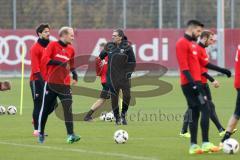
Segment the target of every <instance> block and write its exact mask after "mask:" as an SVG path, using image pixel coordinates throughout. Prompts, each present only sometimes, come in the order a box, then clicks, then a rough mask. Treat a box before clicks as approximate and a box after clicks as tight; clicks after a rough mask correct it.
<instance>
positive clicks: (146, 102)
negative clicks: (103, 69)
mask: <svg viewBox="0 0 240 160" xmlns="http://www.w3.org/2000/svg"><path fill="white" fill-rule="evenodd" d="M217 79H218V80H219V82H220V83H221V87H220V88H219V89H214V88H212V87H211V88H212V95H213V100H214V102H215V104H216V109H217V113H218V115H219V117H220V120H221V122H222V124H223V125H224V126H226V124H227V121H228V119H229V117H230V116H231V114H232V113H233V110H234V107H235V99H236V91H235V89H234V88H233V79H227V78H225V77H217ZM1 80H3V79H2V78H1ZM162 80H164V81H167V82H169V83H171V84H172V85H173V90H172V91H171V92H169V93H167V94H165V95H162V96H158V97H152V98H137V99H136V101H137V104H136V105H135V106H134V107H131V108H130V109H129V115H131V116H132V119H131V120H129V125H127V126H115V125H114V123H113V122H103V121H99V120H95V121H94V122H90V123H88V122H80V121H78V122H75V124H74V125H75V126H74V127H75V132H76V133H77V134H80V135H81V136H82V139H81V140H80V141H79V142H78V143H74V144H66V131H65V126H64V123H63V121H61V120H59V119H58V118H57V117H56V115H55V114H52V115H51V116H50V117H49V119H48V123H47V126H46V132H47V133H48V134H49V136H48V137H47V138H46V142H45V143H44V144H38V143H37V139H36V138H34V137H33V136H32V124H31V120H32V118H31V113H32V108H33V103H32V98H31V94H30V87H29V81H28V79H25V83H24V102H23V104H24V108H23V115H22V116H20V115H19V104H20V79H16V78H13V79H10V81H11V82H12V90H11V91H8V92H1V93H0V94H1V98H0V104H1V105H4V106H7V105H10V104H12V105H15V106H16V107H17V109H18V114H17V115H15V116H10V115H1V116H0V160H15V159H24V160H30V159H34V160H43V159H44V160H66V159H78V160H79V159H82V160H93V159H96V160H108V159H109V160H121V159H122V160H125V159H129V160H135V159H138V160H141V159H143V160H151V159H159V160H177V159H184V160H188V159H194V160H206V159H210V160H218V159H219V160H223V159H229V160H230V159H232V160H234V159H235V160H237V159H239V155H240V154H239V153H237V154H236V155H226V154H224V153H222V152H220V153H215V154H204V155H193V156H192V155H189V154H188V148H189V139H184V138H180V137H179V136H178V134H179V132H180V129H181V126H182V117H181V116H182V115H183V113H184V112H185V110H186V102H185V98H184V97H183V95H182V92H181V90H180V86H179V82H178V78H176V77H163V78H162ZM79 85H82V86H85V87H90V88H99V89H100V85H99V81H96V82H94V83H85V82H83V81H82V80H81V81H80V82H79ZM148 88H150V86H145V87H144V86H143V87H139V88H133V90H135V89H136V90H138V89H141V90H144V89H148ZM95 100H96V99H95V98H89V97H84V96H74V104H73V108H74V112H75V113H76V112H84V111H88V109H89V108H90V106H91V105H92V104H93V103H94V102H95ZM159 112H161V114H165V115H168V119H167V117H166V118H165V119H164V117H158V119H157V120H155V119H154V118H153V119H151V118H150V115H151V114H156V115H159ZM138 113H139V115H140V116H138ZM134 115H135V116H134ZM172 116H175V117H174V118H173V117H172ZM117 129H124V130H126V131H127V132H128V133H129V140H128V142H127V143H126V144H116V143H115V142H114V141H113V134H114V132H115V131H116V130H117ZM200 133H201V132H200V129H199V134H198V136H199V142H201V138H200ZM239 134H240V131H238V132H237V133H236V134H235V135H234V136H233V137H234V138H236V139H238V140H240V139H239ZM210 140H211V141H212V142H213V143H215V144H218V143H219V142H220V140H221V138H220V137H219V135H218V132H217V130H216V127H215V126H214V125H213V124H212V123H211V127H210Z"/></svg>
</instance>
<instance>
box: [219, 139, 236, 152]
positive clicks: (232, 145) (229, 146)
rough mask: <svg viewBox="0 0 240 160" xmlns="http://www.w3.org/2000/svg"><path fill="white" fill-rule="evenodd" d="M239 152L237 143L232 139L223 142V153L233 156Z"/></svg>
mask: <svg viewBox="0 0 240 160" xmlns="http://www.w3.org/2000/svg"><path fill="white" fill-rule="evenodd" d="M238 150H239V143H238V141H237V140H235V139H233V138H229V139H227V140H225V141H224V142H223V152H224V153H227V154H235V153H237V152H238Z"/></svg>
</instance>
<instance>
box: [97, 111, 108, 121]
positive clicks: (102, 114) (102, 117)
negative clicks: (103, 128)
mask: <svg viewBox="0 0 240 160" xmlns="http://www.w3.org/2000/svg"><path fill="white" fill-rule="evenodd" d="M106 114H107V112H102V113H101V115H100V117H99V119H100V120H101V121H105V118H106Z"/></svg>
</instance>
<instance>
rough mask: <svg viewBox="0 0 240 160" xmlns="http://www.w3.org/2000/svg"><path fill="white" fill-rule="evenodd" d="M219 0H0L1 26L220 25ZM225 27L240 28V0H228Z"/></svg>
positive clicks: (169, 26)
mask: <svg viewBox="0 0 240 160" xmlns="http://www.w3.org/2000/svg"><path fill="white" fill-rule="evenodd" d="M217 1H218V0H201V1H200V0H0V28H2V29H25V28H35V26H36V25H37V24H39V23H41V22H49V23H50V24H51V26H52V27H53V28H59V27H60V26H63V25H70V26H72V27H74V28H90V29H91V28H117V27H120V28H182V27H184V24H185V23H186V22H187V21H188V20H189V19H199V20H200V21H202V22H203V23H204V24H206V26H207V27H210V28H216V27H217ZM224 6H225V7H224V17H225V28H240V18H238V15H240V10H239V8H240V0H225V2H224Z"/></svg>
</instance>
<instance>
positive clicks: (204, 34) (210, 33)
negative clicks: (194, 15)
mask: <svg viewBox="0 0 240 160" xmlns="http://www.w3.org/2000/svg"><path fill="white" fill-rule="evenodd" d="M210 35H214V33H213V32H212V31H210V30H204V31H203V32H202V33H201V35H200V38H201V39H202V38H204V37H206V38H207V39H208V38H209V37H210Z"/></svg>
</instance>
